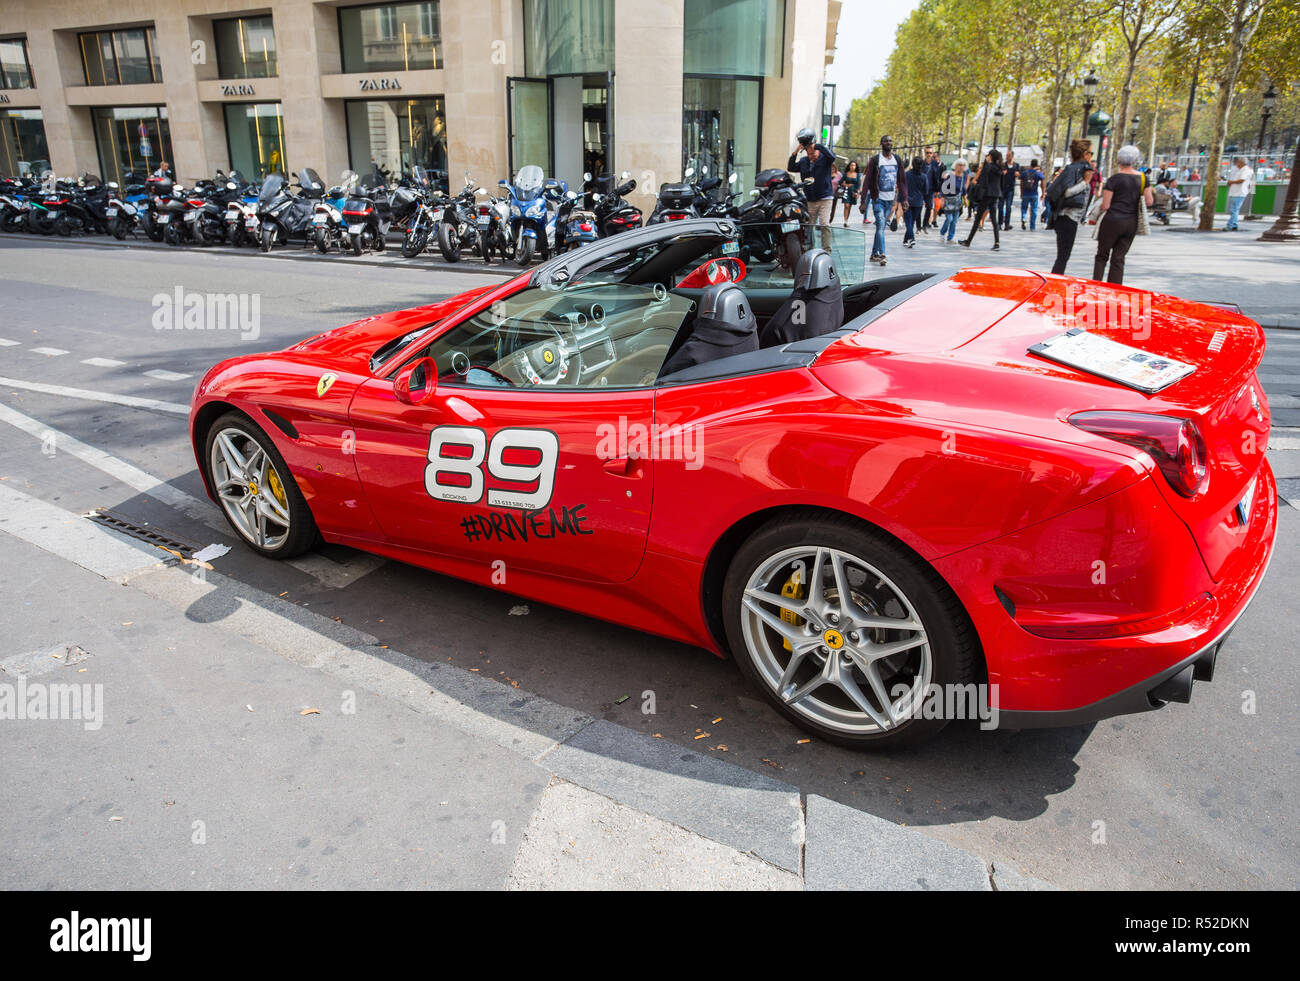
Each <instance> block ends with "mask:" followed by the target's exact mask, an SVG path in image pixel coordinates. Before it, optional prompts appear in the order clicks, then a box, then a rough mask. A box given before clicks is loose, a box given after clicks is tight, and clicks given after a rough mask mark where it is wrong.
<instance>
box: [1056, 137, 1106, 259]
mask: <svg viewBox="0 0 1300 981" xmlns="http://www.w3.org/2000/svg"><path fill="white" fill-rule="evenodd" d="M1094 169H1095V168H1094V167H1093V166H1092V143H1091V142H1090V141H1088V140H1074V141H1072V142H1071V143H1070V163H1069V165H1068V166H1067V167H1066V168H1065V169H1064V170H1062V171H1061V173H1060V174H1059V175H1058V176H1057V178H1056V180H1054V181H1052V183H1051V186H1050V187H1048V189H1047V203H1048V206H1049V207H1051V209H1052V230H1053V231H1055V232H1056V262H1054V263H1053V264H1052V272H1053V273H1055V274H1056V275H1058V276H1063V275H1065V267H1066V264H1067V263H1069V261H1070V253H1071V252H1073V251H1074V239H1075V236H1077V235H1078V234H1079V225H1081V224H1082V223H1083V216H1084V215H1086V214H1087V213H1088V203H1089V201H1090V200H1091V198H1092V193H1091V191H1090V190H1089V187H1090V181H1091V177H1092V172H1093V170H1094Z"/></svg>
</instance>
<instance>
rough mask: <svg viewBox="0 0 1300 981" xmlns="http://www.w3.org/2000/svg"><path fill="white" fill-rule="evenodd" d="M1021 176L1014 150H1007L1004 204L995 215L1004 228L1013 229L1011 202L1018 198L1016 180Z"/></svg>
mask: <svg viewBox="0 0 1300 981" xmlns="http://www.w3.org/2000/svg"><path fill="white" fill-rule="evenodd" d="M1019 177H1020V164H1018V163H1016V155H1015V153H1014V152H1013V151H1011V150H1008V151H1007V159H1006V162H1005V163H1004V164H1003V165H1002V206H1001V208H1000V209H999V210H998V211H997V212H995V213H994V215H993V217H994V218H995V219H997V220H1000V221H1001V222H1002V230H1003V231H1005V232H1009V231H1011V204H1012V202H1013V201H1014V200H1015V198H1016V182H1017V180H1018V179H1019Z"/></svg>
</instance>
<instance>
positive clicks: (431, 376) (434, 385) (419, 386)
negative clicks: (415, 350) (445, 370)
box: [393, 358, 438, 405]
mask: <svg viewBox="0 0 1300 981" xmlns="http://www.w3.org/2000/svg"><path fill="white" fill-rule="evenodd" d="M437 389H438V366H437V364H435V363H434V360H433V358H420V359H419V360H418V361H412V362H411V363H410V364H408V365H407V366H406V367H405V368H403V369H402V370H401V371H399V372H398V373H397V377H396V378H395V379H393V394H394V395H396V396H397V401H399V402H401V403H402V404H403V405H422V404H424V403H425V402H427V401H429V399H430V398H432V397H433V393H434V392H435V391H437Z"/></svg>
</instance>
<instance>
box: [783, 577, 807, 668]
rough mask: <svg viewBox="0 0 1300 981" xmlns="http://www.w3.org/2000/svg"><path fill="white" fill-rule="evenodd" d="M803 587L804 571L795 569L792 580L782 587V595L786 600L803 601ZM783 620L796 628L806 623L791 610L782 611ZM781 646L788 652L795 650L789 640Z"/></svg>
mask: <svg viewBox="0 0 1300 981" xmlns="http://www.w3.org/2000/svg"><path fill="white" fill-rule="evenodd" d="M801 586H803V570H802V569H795V570H794V573H793V574H792V575H791V576H790V578H789V579H787V580H786V581H785V585H784V586H782V587H781V595H782V596H784V597H785V598H786V599H795V600H801V599H803V590H802V589H801V588H800V587H801ZM781 619H782V620H784V621H785V622H786V623H789V624H792V625H794V626H796V627H798V626H800V625H802V624H803V622H804V619H803V617H801V616H800V615H799V614H798V613H794V612H791V611H790V610H782V611H781ZM781 644H782V646H783V647H785V649H786V650H787V651H792V650H794V648H793V647H791V646H790V642H789V641H788V640H783V641H781Z"/></svg>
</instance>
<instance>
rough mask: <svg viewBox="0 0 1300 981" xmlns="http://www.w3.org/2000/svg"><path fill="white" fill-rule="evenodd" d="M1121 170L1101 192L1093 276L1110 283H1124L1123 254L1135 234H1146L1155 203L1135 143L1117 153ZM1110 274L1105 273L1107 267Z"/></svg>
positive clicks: (1108, 181) (1112, 176) (1123, 147)
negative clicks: (1150, 211)
mask: <svg viewBox="0 0 1300 981" xmlns="http://www.w3.org/2000/svg"><path fill="white" fill-rule="evenodd" d="M1115 162H1116V163H1117V164H1118V165H1119V170H1117V171H1116V172H1115V173H1113V174H1111V175H1110V177H1109V178H1108V179H1107V181H1106V184H1105V186H1104V187H1103V188H1102V193H1101V218H1100V221H1099V222H1098V225H1097V258H1096V259H1095V260H1093V264H1092V278H1093V279H1098V280H1099V279H1101V278H1102V277H1103V276H1106V282H1108V283H1123V282H1124V257H1125V256H1127V255H1128V250H1129V246H1131V245H1132V244H1133V238H1134V236H1136V235H1145V234H1147V228H1146V209H1147V208H1150V207H1152V206H1153V205H1154V204H1155V198H1154V196H1153V193H1152V190H1151V188H1149V187H1147V185H1146V178H1145V177H1144V176H1143V174H1142V173H1141V172H1140V171H1139V170H1138V169H1137V165H1138V164H1139V163H1141V162H1142V153H1141V151H1139V150H1138V148H1137V147H1135V146H1131V145H1130V146H1122V147H1120V148H1119V150H1118V151H1116V153H1115ZM1108 263H1109V265H1110V274H1109V275H1108V276H1107V275H1106V266H1107V264H1108Z"/></svg>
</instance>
